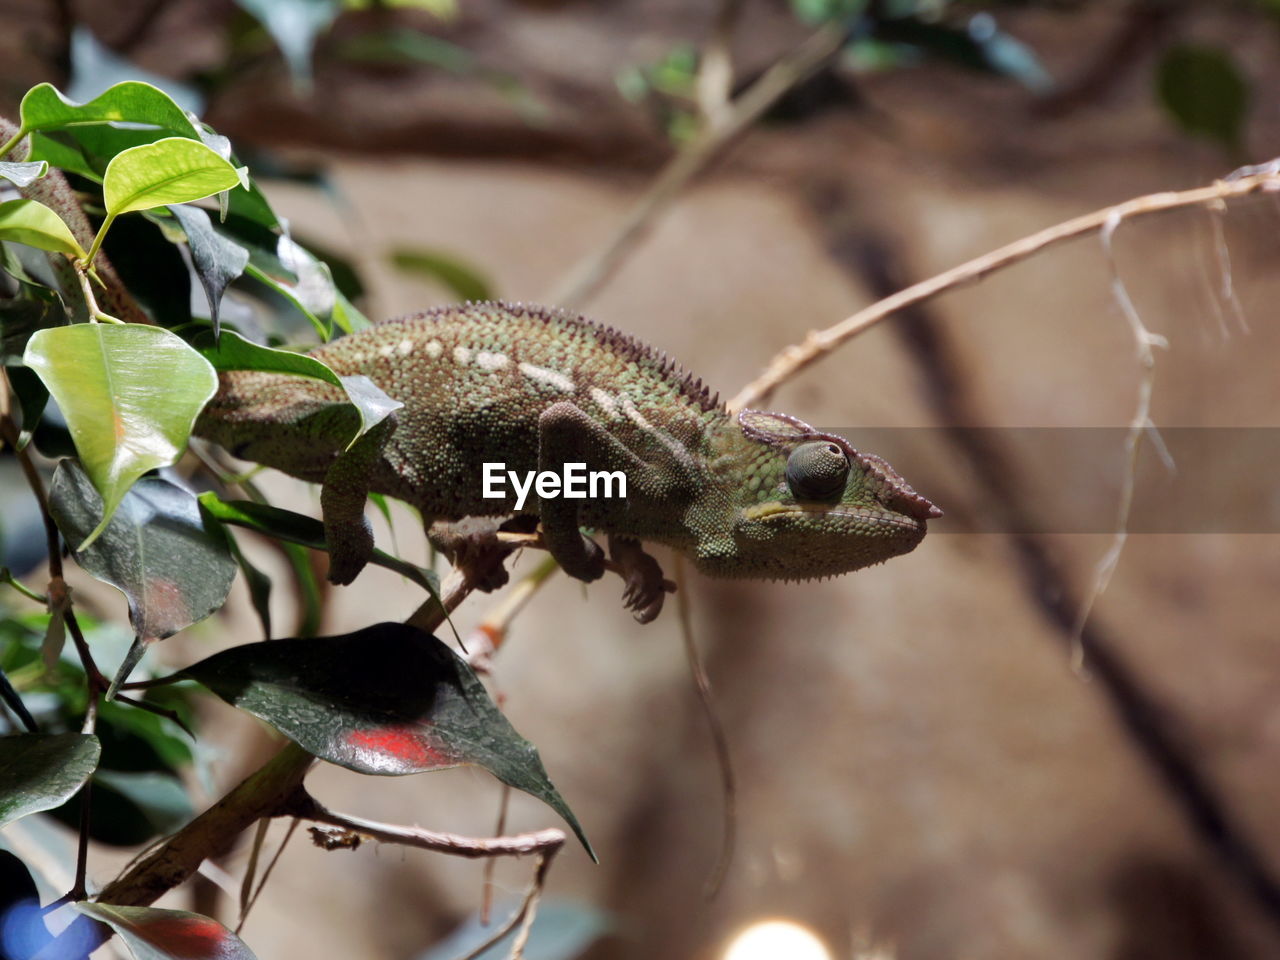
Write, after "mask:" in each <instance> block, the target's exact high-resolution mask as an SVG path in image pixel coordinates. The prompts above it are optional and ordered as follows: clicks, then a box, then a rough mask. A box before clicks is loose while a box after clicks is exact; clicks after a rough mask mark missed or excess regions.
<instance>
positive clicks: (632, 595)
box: [609, 537, 666, 623]
mask: <svg viewBox="0 0 1280 960" xmlns="http://www.w3.org/2000/svg"><path fill="white" fill-rule="evenodd" d="M609 557H610V559H612V560H613V562H614V563H616V564H617V565H618V567H619V570H620V572H621V574H622V578H623V580H624V582H625V583H626V589H624V590H623V591H622V605H623V606H624V607H626V608H627V609H628V610H630V611H632V613H633V615H634V616H635V618H636V620H637V621H638V622H639V623H651V622H652V621H653V620H654V619H655V618H656V617H657V616H658V614H659V613H661V612H662V603H663V601H664V600H665V599H666V592H665V586H664V583H663V577H662V568H661V567H660V566H658V561H657V560H655V559H653V557H651V556H649V554H647V553H645V552H644V548H643V547H641V546H640V542H639V541H638V540H631V539H628V538H626V537H610V538H609Z"/></svg>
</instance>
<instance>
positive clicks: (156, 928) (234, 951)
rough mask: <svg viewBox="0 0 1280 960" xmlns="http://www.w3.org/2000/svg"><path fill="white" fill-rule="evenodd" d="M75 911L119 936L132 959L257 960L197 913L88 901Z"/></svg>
mask: <svg viewBox="0 0 1280 960" xmlns="http://www.w3.org/2000/svg"><path fill="white" fill-rule="evenodd" d="M75 908H76V909H77V910H79V911H80V912H81V913H83V914H84V915H85V916H87V917H92V918H93V919H94V920H101V921H102V922H103V923H105V924H106V925H107V926H109V927H110V928H111V929H112V930H114V931H115V932H116V933H118V934H120V939H121V940H123V941H124V942H125V946H127V947H128V948H129V952H130V953H132V954H133V956H134V958H135V960H256V958H255V957H254V955H253V951H251V950H250V949H249V948H248V947H247V946H245V944H244V941H243V940H241V939H240V938H239V937H237V936H236V935H235V934H234V933H232V932H231V931H230V930H228V929H227V928H226V927H224V926H223V925H222V924H220V923H219V922H218V921H217V920H213V919H211V918H209V917H203V916H201V915H200V914H198V913H188V912H187V911H185V910H160V909H158V908H156V907H117V906H114V905H111V904H105V903H89V902H87V901H81V902H79V903H77V904H75Z"/></svg>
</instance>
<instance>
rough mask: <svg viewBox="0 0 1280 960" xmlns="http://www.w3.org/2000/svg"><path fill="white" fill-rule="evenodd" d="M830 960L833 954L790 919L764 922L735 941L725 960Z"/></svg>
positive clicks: (730, 946) (726, 952)
mask: <svg viewBox="0 0 1280 960" xmlns="http://www.w3.org/2000/svg"><path fill="white" fill-rule="evenodd" d="M782 957H785V958H786V960H831V951H830V950H828V949H827V948H826V946H825V945H824V944H823V942H822V941H821V940H819V939H818V938H817V937H815V936H814V935H813V934H812V933H810V932H809V931H808V930H807V929H806V928H804V927H802V926H800V924H798V923H793V922H792V921H790V920H762V921H760V922H759V923H753V924H752V925H751V926H749V927H747V929H745V930H743V931H742V932H741V933H740V934H738V935H737V936H736V937H734V938H733V941H732V942H731V943H730V944H729V948H728V949H727V950H726V951H725V953H724V960H779V958H782Z"/></svg>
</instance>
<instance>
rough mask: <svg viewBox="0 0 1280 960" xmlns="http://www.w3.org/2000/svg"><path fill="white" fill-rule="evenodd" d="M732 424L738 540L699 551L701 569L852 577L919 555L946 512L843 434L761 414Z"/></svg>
mask: <svg viewBox="0 0 1280 960" xmlns="http://www.w3.org/2000/svg"><path fill="white" fill-rule="evenodd" d="M727 426H728V430H729V431H731V432H732V433H733V436H732V437H730V441H731V442H730V444H729V450H726V451H725V454H726V455H725V456H724V458H723V459H722V460H721V461H720V463H721V464H723V469H722V472H721V476H722V478H723V479H724V480H725V481H727V482H726V483H725V484H724V487H723V489H725V492H726V494H727V496H728V498H729V500H730V502H731V509H732V517H733V520H732V523H731V527H732V536H731V537H726V536H721V537H718V538H715V539H707V540H705V541H703V542H702V543H701V544H700V545H699V547H698V550H697V565H698V568H699V569H701V570H703V571H704V572H706V573H709V574H711V575H713V576H722V577H759V578H769V579H780V580H781V579H785V580H805V579H809V578H811V577H827V576H832V575H835V574H839V573H847V572H849V571H851V570H857V569H859V568H860V567H866V566H870V565H871V564H874V563H881V562H883V561H885V560H888V559H889V558H890V557H896V556H898V555H899V554H903V553H907V552H909V551H911V550H912V549H914V548H915V546H916V544H918V543H919V542H920V541H921V539H923V537H924V535H925V529H926V525H927V522H928V521H929V520H930V519H932V518H934V517H940V516H942V511H941V510H939V509H938V508H937V507H935V506H934V505H933V504H932V503H930V502H929V501H928V500H926V499H925V498H924V497H922V496H920V495H919V494H918V493H916V492H915V491H914V490H912V489H911V487H910V486H908V485H907V483H906V481H904V480H903V479H902V478H901V477H900V476H898V474H897V473H895V472H894V470H893V468H892V467H890V466H889V464H887V463H885V461H883V460H881V459H880V458H879V457H875V456H871V455H869V454H865V453H859V452H858V451H857V450H855V449H854V448H853V447H852V446H850V445H849V442H848V441H847V440H845V439H844V438H843V437H838V436H836V435H835V434H829V433H821V432H819V431H817V430H815V429H814V428H813V427H810V426H809V425H808V424H806V423H803V422H802V421H800V420H797V419H795V418H794V417H788V416H786V415H784V414H780V413H764V412H761V411H759V410H743V411H742V412H741V413H739V414H738V416H737V418H736V421H735V422H734V423H732V424H729V425H727ZM738 431H740V434H739V433H738Z"/></svg>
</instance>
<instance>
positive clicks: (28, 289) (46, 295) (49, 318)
mask: <svg viewBox="0 0 1280 960" xmlns="http://www.w3.org/2000/svg"><path fill="white" fill-rule="evenodd" d="M23 293H24V294H26V296H20V297H15V298H14V299H12V300H2V299H0V363H3V364H14V363H21V362H22V352H23V351H24V350H26V348H27V341H28V340H29V339H30V338H31V335H32V334H33V333H35V332H36V331H37V330H40V329H43V328H44V327H55V326H65V325H66V322H67V313H66V310H64V309H63V307H62V301H61V300H60V299H59V297H58V295H57V294H56V293H54V292H53V291H52V290H49V289H48V288H46V287H36V286H33V285H24V288H23Z"/></svg>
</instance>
